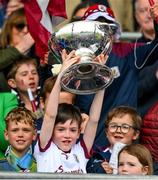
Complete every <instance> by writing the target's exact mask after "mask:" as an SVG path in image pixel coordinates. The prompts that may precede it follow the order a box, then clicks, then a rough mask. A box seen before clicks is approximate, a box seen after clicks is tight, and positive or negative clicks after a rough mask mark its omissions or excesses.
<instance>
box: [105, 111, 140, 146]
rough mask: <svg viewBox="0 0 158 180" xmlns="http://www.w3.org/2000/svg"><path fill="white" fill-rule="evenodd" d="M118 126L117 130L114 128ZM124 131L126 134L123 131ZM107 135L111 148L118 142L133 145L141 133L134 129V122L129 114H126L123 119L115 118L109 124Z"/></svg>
mask: <svg viewBox="0 0 158 180" xmlns="http://www.w3.org/2000/svg"><path fill="white" fill-rule="evenodd" d="M116 126H119V127H118V128H116V129H115V128H113V127H116ZM120 126H122V127H120ZM110 127H111V128H110ZM124 129H125V130H126V132H124V131H123V130H124ZM122 131H123V132H122ZM106 134H107V138H108V140H109V142H110V144H111V146H113V145H114V144H115V143H116V142H121V143H124V144H131V143H132V141H133V140H135V139H137V137H138V135H139V133H138V132H137V131H135V130H134V129H133V121H132V119H131V117H130V116H129V115H128V114H125V115H124V116H122V117H113V118H112V120H111V121H110V122H109V126H108V128H107V130H106Z"/></svg>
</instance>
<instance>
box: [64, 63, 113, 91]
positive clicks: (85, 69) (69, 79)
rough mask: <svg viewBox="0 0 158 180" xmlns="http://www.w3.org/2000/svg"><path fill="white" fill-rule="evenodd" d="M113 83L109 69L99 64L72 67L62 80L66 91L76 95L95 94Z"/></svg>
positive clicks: (82, 64) (83, 64)
mask: <svg viewBox="0 0 158 180" xmlns="http://www.w3.org/2000/svg"><path fill="white" fill-rule="evenodd" d="M112 81H113V74H112V71H111V69H110V68H109V67H107V66H105V65H101V64H99V63H93V62H88V63H81V64H75V65H73V66H71V67H70V68H69V69H68V70H66V71H65V72H64V75H63V76H62V78H61V86H62V88H63V89H64V90H66V91H68V92H71V93H74V94H93V93H95V92H97V91H98V90H101V89H103V88H106V87H108V86H109V85H110V84H111V83H112Z"/></svg>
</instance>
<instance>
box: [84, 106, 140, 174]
mask: <svg viewBox="0 0 158 180" xmlns="http://www.w3.org/2000/svg"><path fill="white" fill-rule="evenodd" d="M141 123H142V119H141V117H140V116H139V115H138V113H137V111H136V110H135V109H134V108H132V107H128V106H119V107H116V108H114V109H112V110H111V111H110V112H109V113H108V116H107V119H106V121H105V132H106V136H107V139H108V141H109V147H106V148H104V149H103V150H102V151H99V152H96V153H94V155H93V157H92V158H91V159H90V160H89V161H88V163H87V172H89V173H106V174H112V172H113V169H112V167H111V166H110V165H109V160H110V157H111V153H112V150H113V146H114V145H115V143H117V142H120V143H123V144H127V145H129V144H131V143H132V142H133V141H135V140H136V139H137V138H138V136H139V132H140V128H141Z"/></svg>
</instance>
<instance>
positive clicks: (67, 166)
mask: <svg viewBox="0 0 158 180" xmlns="http://www.w3.org/2000/svg"><path fill="white" fill-rule="evenodd" d="M34 156H35V158H36V160H37V171H38V172H52V173H75V174H78V173H86V164H87V161H88V158H89V157H88V153H87V148H86V146H85V143H84V141H83V140H82V141H80V142H78V143H77V144H75V145H74V146H73V147H72V149H71V152H70V153H65V152H63V151H61V150H60V149H59V148H58V147H57V146H56V145H55V144H54V143H53V142H51V141H50V142H49V143H48V145H47V146H46V147H45V149H41V147H40V145H39V141H38V142H37V144H36V146H35V151H34Z"/></svg>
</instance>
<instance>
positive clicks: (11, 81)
mask: <svg viewBox="0 0 158 180" xmlns="http://www.w3.org/2000/svg"><path fill="white" fill-rule="evenodd" d="M8 84H9V86H10V87H11V88H16V82H15V80H14V79H8Z"/></svg>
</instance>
